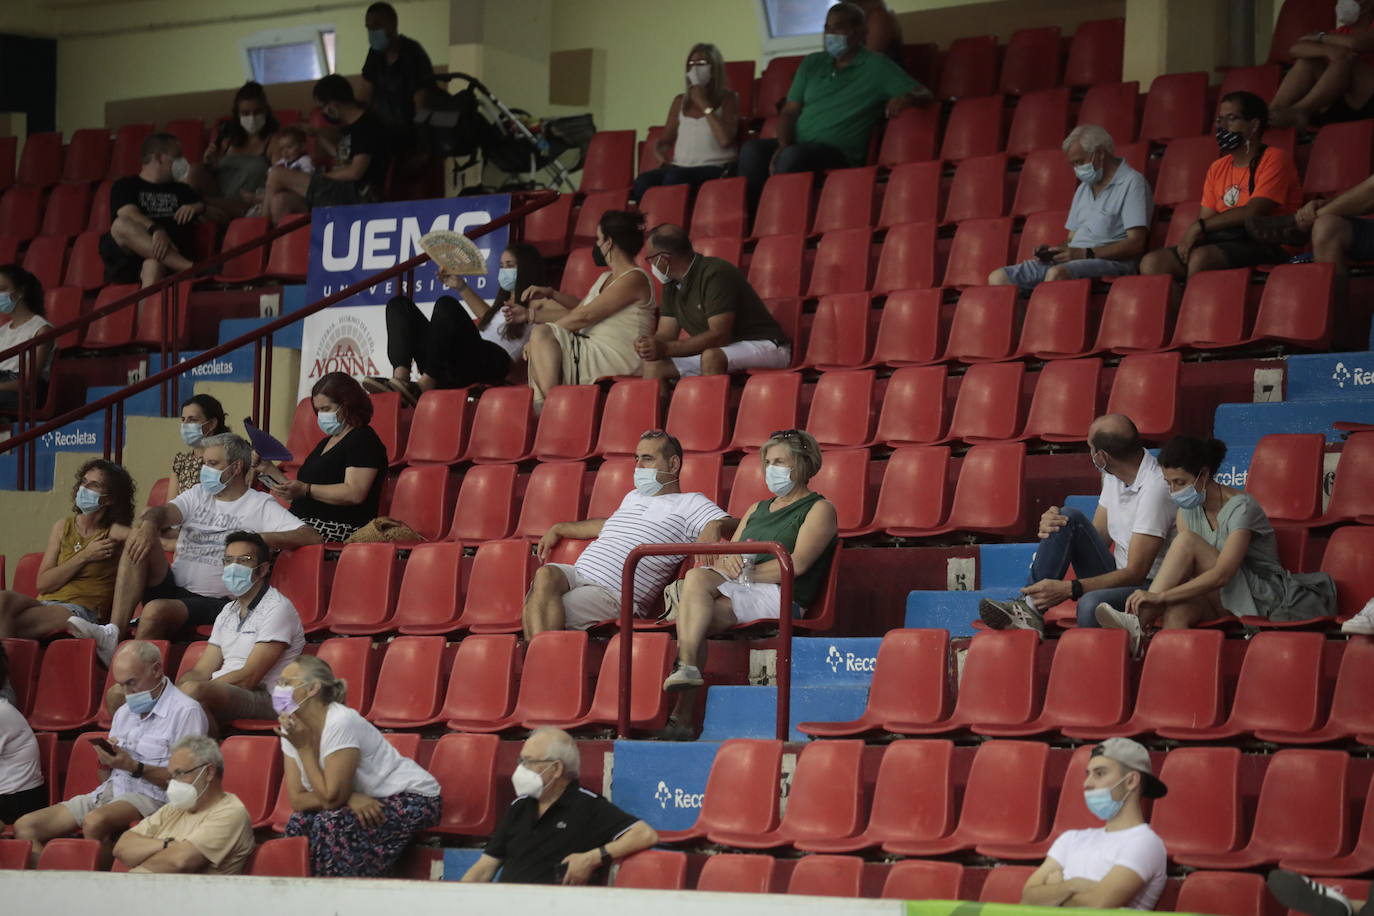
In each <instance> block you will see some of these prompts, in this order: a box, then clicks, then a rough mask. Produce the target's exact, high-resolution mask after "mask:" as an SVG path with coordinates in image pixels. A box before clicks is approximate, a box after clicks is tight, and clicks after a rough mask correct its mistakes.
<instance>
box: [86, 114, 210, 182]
mask: <svg viewBox="0 0 1374 916" xmlns="http://www.w3.org/2000/svg"><path fill="white" fill-rule="evenodd" d="M152 132H153V125H151V124H125V125H124V126H123V127H121V128H119V130H117V131H115V137H114V146H113V147H112V148H111V150H110V167H109V169H108V170H107V171H106V173H105V177H106V178H107V179H116V178H123V177H125V176H126V175H137V174H138V170H139V169H140V168H141V167H142V165H143V141H144V140H147V139H148V137H149V135H151V134H152ZM181 155H183V156H185V157H186V159H187V161H189V162H199V161H200V155H201V153H200V152H197V151H195V150H192V151H191V152H187V150H186V144H182V150H181ZM193 156H194V158H192V157H193Z"/></svg>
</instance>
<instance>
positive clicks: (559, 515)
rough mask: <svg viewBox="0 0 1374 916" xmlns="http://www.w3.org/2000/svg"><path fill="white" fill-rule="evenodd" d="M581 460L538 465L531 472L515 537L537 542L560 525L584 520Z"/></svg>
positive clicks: (583, 468) (582, 466)
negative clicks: (550, 529) (555, 526)
mask: <svg viewBox="0 0 1374 916" xmlns="http://www.w3.org/2000/svg"><path fill="white" fill-rule="evenodd" d="M585 471H586V467H585V465H583V463H582V462H580V461H555V462H549V463H545V464H537V465H535V467H534V471H533V472H531V473H530V478H529V484H528V485H527V486H526V488H525V499H524V502H523V503H521V505H520V518H519V519H518V520H517V521H516V523H515V536H516V537H523V538H530V539H534V540H537V539H539V538H542V537H543V536H544V534H545V532H547V531H548V530H549V528H551V527H552V526H554V525H556V524H558V523H559V522H566V521H572V520H576V519H580V518H582V517H583V516H582V505H583V500H582V475H583V473H584V472H585Z"/></svg>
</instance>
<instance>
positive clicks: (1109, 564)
mask: <svg viewBox="0 0 1374 916" xmlns="http://www.w3.org/2000/svg"><path fill="white" fill-rule="evenodd" d="M1060 511H1061V512H1062V514H1063V515H1064V516H1065V517H1066V518H1067V519H1068V521H1067V522H1066V523H1065V524H1064V527H1063V528H1060V529H1059V530H1058V531H1056V532H1055V533H1054V534H1052V535H1050V536H1049V537H1047V538H1045V539H1044V540H1043V541H1041V542H1040V546H1039V547H1037V548H1036V550H1035V556H1034V557H1032V558H1031V567H1030V581H1029V582H1027V583H1026V584H1027V585H1034V584H1035V583H1036V582H1039V581H1040V580H1042V579H1062V578H1064V576H1065V575H1066V574H1067V573H1068V571H1069V566H1070V565H1072V566H1073V569H1074V574H1075V575H1076V576H1077V577H1078V578H1079V579H1091V578H1092V577H1093V576H1101V575H1105V574H1106V573H1109V572H1115V571H1116V568H1117V567H1116V557H1115V556H1113V555H1112V551H1111V548H1109V547H1108V546H1107V544H1106V543H1105V542H1103V540H1102V536H1101V535H1099V534H1098V533H1097V529H1096V528H1094V527H1093V523H1092V520H1091V519H1090V518H1088V517H1087V516H1086V515H1084V514H1083V513H1082V512H1079V511H1078V510H1077V509H1062V510H1060ZM1139 587H1140V586H1136V585H1127V586H1118V587H1116V588H1102V589H1098V590H1096V591H1091V592H1084V593H1083V597H1081V598H1079V599H1078V625H1079V626H1080V627H1095V626H1097V618H1096V617H1095V616H1094V611H1096V610H1097V606H1098V605H1099V604H1101V603H1102V602H1103V601H1105V602H1107V603H1108V604H1110V605H1112V606H1113V607H1115V608H1117V609H1118V610H1119V609H1120V608H1121V607H1122V606H1123V605H1124V604H1125V602H1126V598H1127V597H1129V596H1130V594H1131V592H1133V591H1135V590H1136V589H1137V588H1139ZM1039 610H1040V611H1041V613H1043V612H1044V610H1045V609H1044V608H1040V609H1039Z"/></svg>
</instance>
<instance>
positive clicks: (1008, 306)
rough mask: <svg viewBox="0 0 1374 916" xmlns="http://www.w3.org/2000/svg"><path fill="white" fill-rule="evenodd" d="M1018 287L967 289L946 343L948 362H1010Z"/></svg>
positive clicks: (1014, 340)
mask: <svg viewBox="0 0 1374 916" xmlns="http://www.w3.org/2000/svg"><path fill="white" fill-rule="evenodd" d="M1018 292H1019V290H1017V288H1016V287H1015V286H975V287H972V288H970V289H966V290H964V291H963V292H962V293H961V294H960V296H959V304H958V305H957V306H956V307H955V309H954V320H953V322H952V323H951V324H950V326H949V339H948V340H947V341H946V342H945V353H944V356H943V357H942V359H943V360H944V361H945V362H952V361H955V360H957V361H959V362H962V363H982V362H992V361H996V360H1003V359H1007V358H1008V357H1010V356H1011V355H1012V351H1013V350H1014V349H1015V347H1016V337H1015V334H1016V297H1017V293H1018Z"/></svg>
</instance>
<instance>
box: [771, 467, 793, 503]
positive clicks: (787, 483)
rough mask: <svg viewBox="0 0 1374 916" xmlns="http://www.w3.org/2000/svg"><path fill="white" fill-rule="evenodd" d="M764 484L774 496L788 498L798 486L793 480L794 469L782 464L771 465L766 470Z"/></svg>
mask: <svg viewBox="0 0 1374 916" xmlns="http://www.w3.org/2000/svg"><path fill="white" fill-rule="evenodd" d="M763 482H764V483H765V484H767V485H768V491H769V492H770V493H772V494H773V495H774V496H786V495H787V494H788V493H791V492H792V488H793V487H795V486H796V485H797V484H796V482H795V481H793V480H792V469H791V468H785V467H783V466H782V465H780V464H770V465H768V467H766V468H764V471H763Z"/></svg>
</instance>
